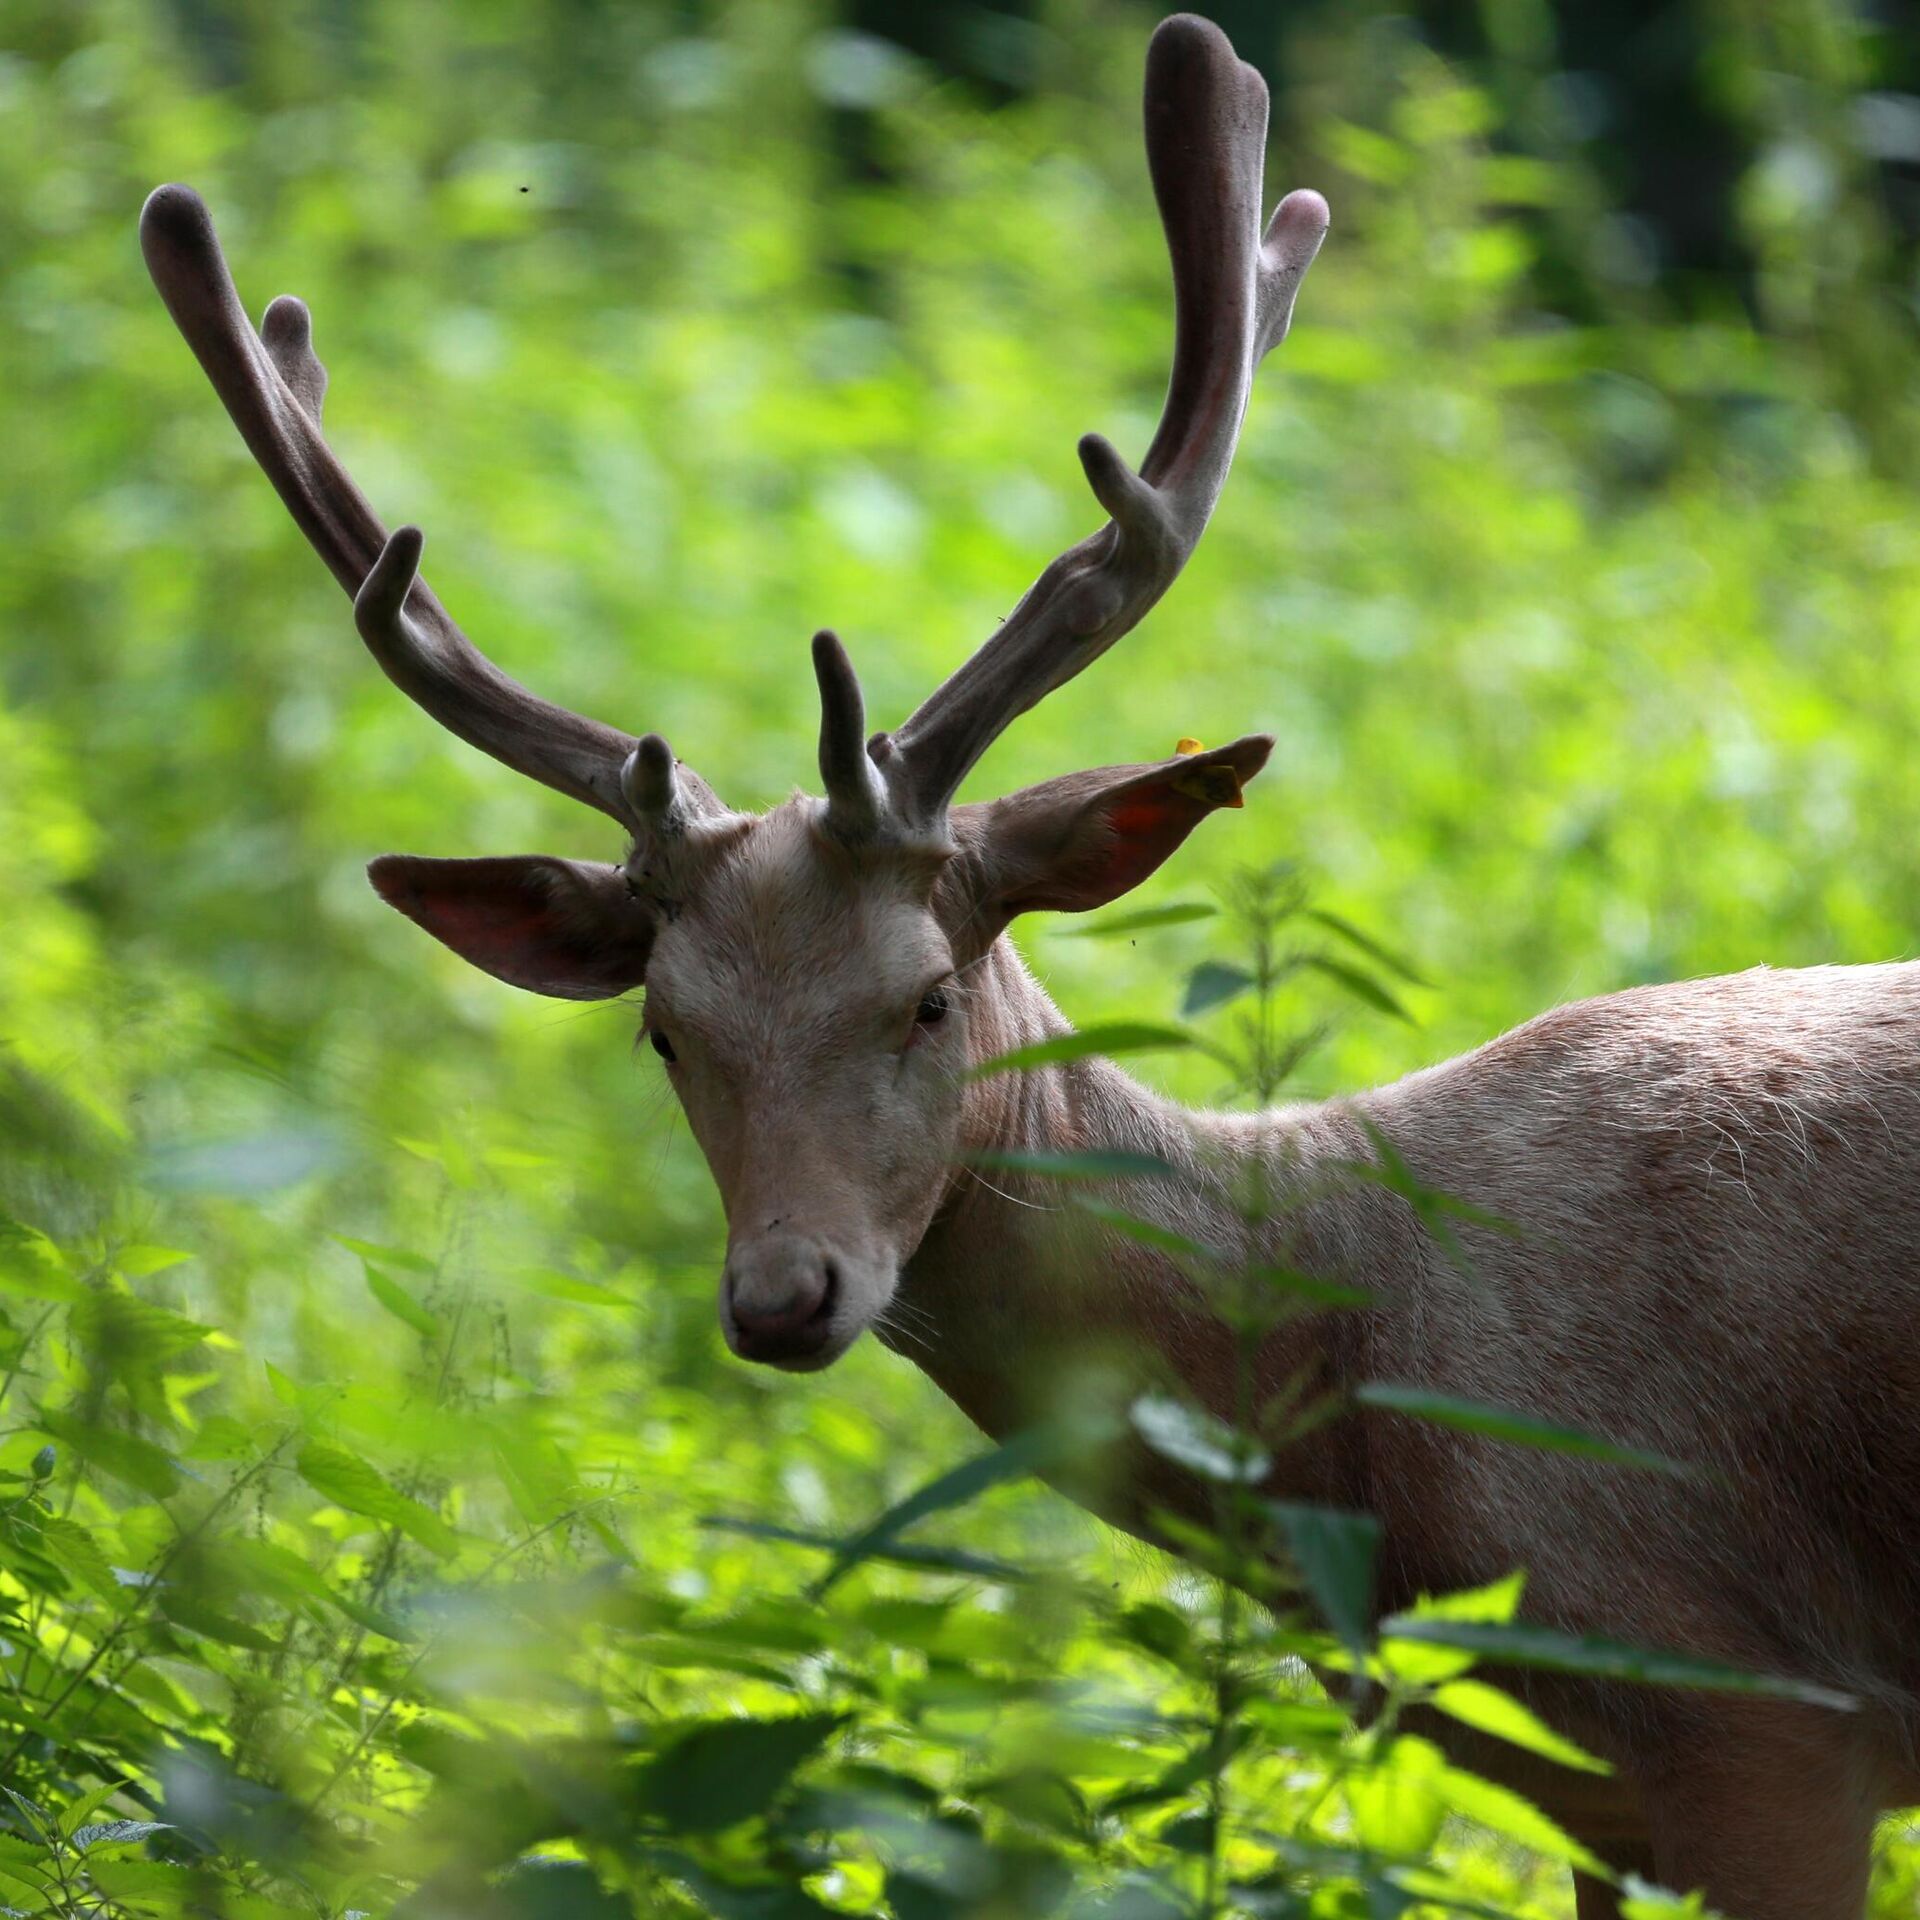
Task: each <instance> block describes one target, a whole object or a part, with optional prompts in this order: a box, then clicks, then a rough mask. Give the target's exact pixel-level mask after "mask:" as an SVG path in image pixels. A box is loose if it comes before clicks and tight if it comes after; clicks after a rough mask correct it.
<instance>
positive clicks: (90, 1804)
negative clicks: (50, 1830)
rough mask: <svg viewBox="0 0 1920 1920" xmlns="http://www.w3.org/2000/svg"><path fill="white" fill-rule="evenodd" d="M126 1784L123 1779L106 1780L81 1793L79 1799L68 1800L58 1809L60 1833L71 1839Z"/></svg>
mask: <svg viewBox="0 0 1920 1920" xmlns="http://www.w3.org/2000/svg"><path fill="white" fill-rule="evenodd" d="M126 1784H127V1783H126V1781H124V1780H108V1781H105V1782H103V1783H102V1784H101V1785H100V1786H97V1787H95V1788H93V1789H92V1790H91V1791H90V1792H88V1793H83V1794H82V1795H81V1796H80V1797H79V1799H77V1800H69V1801H68V1802H67V1804H66V1805H65V1806H64V1807H62V1808H61V1809H60V1819H59V1828H60V1832H61V1835H62V1836H63V1837H64V1838H66V1839H72V1837H73V1836H74V1834H75V1833H76V1832H77V1831H78V1830H79V1829H80V1828H81V1827H84V1826H85V1825H86V1824H87V1822H88V1821H89V1820H91V1819H92V1818H93V1816H94V1815H95V1814H96V1813H98V1812H99V1811H100V1809H101V1808H102V1807H104V1806H105V1805H106V1804H107V1802H108V1801H109V1800H111V1799H112V1798H113V1796H114V1795H115V1794H116V1793H118V1792H119V1791H120V1789H121V1788H122V1787H124V1786H125V1785H126Z"/></svg>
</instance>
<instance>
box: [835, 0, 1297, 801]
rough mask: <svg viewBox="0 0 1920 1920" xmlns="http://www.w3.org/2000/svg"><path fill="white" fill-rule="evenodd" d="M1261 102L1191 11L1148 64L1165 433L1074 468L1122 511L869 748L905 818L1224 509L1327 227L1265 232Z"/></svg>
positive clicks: (1254, 77) (1135, 608)
mask: <svg viewBox="0 0 1920 1920" xmlns="http://www.w3.org/2000/svg"><path fill="white" fill-rule="evenodd" d="M1266 132H1267V89H1266V85H1265V83H1264V82H1263V81H1262V80H1261V78H1260V76H1259V75H1258V74H1257V73H1256V72H1255V71H1254V70H1253V69H1252V68H1251V67H1249V66H1245V65H1243V64H1242V63H1241V62H1240V61H1239V60H1238V59H1237V58H1236V57H1235V55H1234V51H1233V48H1232V46H1231V44H1230V43H1229V42H1228V40H1227V37H1226V35H1225V34H1224V33H1222V32H1221V31H1220V29H1219V28H1218V27H1216V26H1214V25H1213V24H1212V23H1211V22H1209V21H1205V20H1201V19H1198V18H1197V17H1195V16H1194V15H1192V14H1176V15H1174V16H1173V17H1172V18H1171V19H1168V20H1165V21H1162V22H1161V24H1160V26H1159V27H1158V29H1157V30H1156V31H1155V33H1154V36H1153V41H1152V44H1151V46H1150V47H1149V49H1148V52H1147V81H1146V136H1147V160H1148V165H1149V168H1150V170H1151V172H1152V175H1153V185H1154V193H1155V196H1156V198H1157V199H1158V201H1159V205H1160V218H1161V223H1162V225H1163V226H1164V227H1165V229H1166V236H1167V250H1168V253H1169V254H1170V255H1171V257H1172V262H1173V282H1174V354H1173V371H1172V375H1171V378H1170V379H1169V381H1168V384H1167V398H1166V405H1165V408H1164V409H1163V411H1162V414H1161V418H1160V426H1159V430H1158V431H1157V432H1156V433H1155V435H1154V437H1153V444H1152V446H1151V447H1150V448H1149V449H1148V451H1147V457H1146V459H1145V460H1144V461H1143V462H1142V463H1141V467H1140V471H1139V472H1138V473H1135V472H1133V471H1132V470H1131V469H1130V468H1129V467H1128V466H1127V464H1126V462H1125V461H1124V460H1123V459H1122V458H1121V457H1120V455H1119V454H1118V453H1117V452H1115V451H1114V449H1113V447H1112V446H1111V445H1110V444H1109V443H1108V442H1107V441H1106V440H1104V439H1103V438H1101V436H1100V435H1099V434H1092V433H1090V434H1088V435H1087V436H1086V437H1085V438H1084V439H1083V440H1082V441H1081V442H1080V463H1081V466H1082V467H1083V468H1084V469H1085V471H1086V475H1087V480H1088V483H1089V484H1090V485H1091V487H1092V488H1093V492H1094V496H1095V498H1096V499H1097V500H1098V501H1099V503H1100V505H1101V506H1103V507H1104V508H1105V509H1106V510H1107V512H1108V514H1109V515H1110V516H1111V520H1110V522H1109V524H1108V525H1107V526H1105V527H1103V528H1101V529H1100V531H1099V532H1098V533H1094V534H1090V535H1089V536H1088V537H1087V538H1086V539H1085V540H1082V541H1081V542H1080V543H1079V544H1078V545H1077V546H1074V547H1071V548H1069V549H1068V550H1067V551H1066V552H1065V553H1063V554H1061V555H1060V556H1059V557H1058V558H1057V559H1056V560H1054V561H1053V562H1052V563H1051V564H1050V565H1049V566H1048V567H1047V569H1046V571H1045V572H1043V573H1042V574H1041V576H1040V577H1039V579H1038V580H1036V581H1035V582H1034V584H1033V585H1032V586H1031V587H1030V588H1029V589H1028V590H1027V593H1026V595H1025V596H1024V598H1022V600H1021V601H1020V604H1019V605H1018V606H1017V607H1015V608H1014V610H1013V612H1012V613H1011V614H1010V615H1008V617H1007V619H1006V620H1005V621H1004V622H1003V623H1002V624H1001V626H1000V627H999V629H998V630H997V631H996V632H995V633H994V634H993V636H992V637H991V638H990V639H988V640H987V642H986V643H985V645H983V646H982V647H981V648H980V649H979V651H978V652H976V653H975V654H974V655H973V657H972V658H971V659H970V660H968V661H967V662H966V664H965V665H964V666H962V667H961V668H960V670H959V671H958V672H957V673H955V674H954V675H953V676H952V677H951V678H950V679H949V680H947V681H946V682H945V683H944V684H943V685H942V686H940V687H938V688H937V689H935V691H934V692H933V693H932V694H930V695H929V696H928V697H927V699H926V700H924V701H923V702H922V703H921V705H920V706H919V708H918V709H917V710H916V711H915V712H914V714H913V716H912V717H911V718H910V719H909V720H908V721H907V723H906V725H905V726H903V727H901V728H900V730H899V731H898V732H897V733H895V734H893V735H892V736H891V738H889V737H887V736H885V735H882V736H879V737H877V738H876V739H875V741H874V742H873V744H872V747H871V748H870V752H871V753H872V755H873V758H874V761H875V763H876V764H877V765H878V766H879V768H880V770H881V773H882V776H883V778H884V780H885V782H886V786H887V791H888V795H889V799H890V803H891V805H892V807H893V809H894V810H895V812H896V813H897V814H898V815H899V816H900V817H901V818H902V819H903V821H905V822H906V823H908V824H910V825H912V826H913V827H915V828H917V829H918V830H920V831H938V829H939V823H940V821H941V819H942V817H943V815H944V812H945V809H946V806H947V803H948V802H949V801H950V800H951V799H952V797H953V794H954V792H955V790H956V789H957V788H958V786H959V785H960V782H961V781H962V780H963V779H965V778H966V775H967V773H968V771H969V770H970V769H971V768H972V767H973V765H974V763H975V762H976V761H978V760H979V758H980V756H981V755H982V754H983V753H985V752H986V750H987V748H988V747H990V746H991V745H992V744H993V742H994V741H995V740H996V739H998V738H999V736H1000V734H1001V733H1002V732H1003V731H1004V730H1005V728H1006V727H1007V726H1008V724H1009V723H1010V722H1011V721H1012V720H1013V719H1014V718H1015V717H1016V716H1018V715H1019V714H1022V713H1024V712H1025V711H1026V710H1027V709H1028V708H1029V707H1031V706H1033V705H1034V704H1035V703H1036V702H1038V701H1039V700H1041V699H1042V698H1044V697H1045V696H1046V695H1047V694H1049V693H1051V692H1052V691H1053V689H1054V688H1055V687H1058V686H1061V685H1063V684H1064V683H1065V682H1066V681H1068V680H1071V679H1072V678H1073V677H1074V675H1075V674H1077V673H1079V672H1080V671H1081V670H1082V669H1083V668H1085V667H1086V666H1088V665H1089V664H1090V663H1091V662H1092V661H1094V660H1096V659H1098V658H1099V656H1100V655H1101V654H1102V653H1104V652H1105V651H1106V650H1107V648H1108V647H1110V646H1112V645H1113V643H1114V642H1115V641H1116V640H1118V639H1119V638H1120V636H1121V635H1122V634H1124V633H1126V632H1127V631H1128V630H1129V629H1130V628H1131V627H1133V626H1134V625H1136V624H1137V623H1138V622H1139V620H1140V619H1141V617H1142V616H1143V615H1144V614H1145V613H1146V612H1147V610H1148V609H1149V608H1150V607H1151V606H1152V605H1153V604H1154V602H1155V601H1156V600H1158V599H1159V598H1160V596H1161V595H1162V594H1163V593H1165V592H1166V590H1167V588H1168V587H1169V586H1171V585H1172V584H1173V580H1174V578H1175V576H1176V575H1177V574H1178V573H1179V571H1180V569H1181V568H1182V567H1183V566H1184V565H1185V564H1186V562H1187V559H1188V557H1189V555H1191V553H1192V552H1193V549H1194V547H1195V545H1196V544H1197V543H1198V542H1199V539H1200V535H1201V533H1202V532H1203V531H1204V530H1205V528H1206V524H1207V520H1208V518H1209V516H1210V515H1211V514H1212V512H1213V507H1214V503H1215V501H1216V500H1217V499H1218V498H1219V496H1220V489H1221V487H1222V485H1223V484H1224V483H1225V481H1226V477H1227V469H1228V468H1229V467H1230V466H1231V464H1232V462H1233V452H1234V447H1235V444H1236V442H1237V441H1238V438H1239V433H1240V422H1241V418H1242V416H1243V415H1244V413H1245V411H1246V404H1247V395H1248V393H1249V391H1250V389H1251V387H1252V384H1253V375H1254V370H1255V368H1256V367H1257V366H1258V365H1259V363H1260V359H1261V357H1262V356H1263V355H1264V354H1265V353H1266V352H1267V351H1268V349H1269V348H1271V347H1273V346H1276V345H1277V344H1278V343H1279V342H1280V340H1281V339H1283V338H1284V337H1285V335H1286V331H1287V325H1288V322H1289V320H1290V318H1291V315H1292V311H1293V300H1294V295H1295V293H1296V292H1297V291H1298V289H1299V285H1300V282H1301V280H1302V278H1303V277H1304V276H1305V274H1306V271H1307V269H1308V267H1309V266H1311V265H1312V264H1313V257H1314V255H1315V253H1316V252H1318V250H1319V246H1320V242H1321V240H1322V239H1323V238H1324V237H1325V234H1326V230H1327V219H1328V215H1327V204H1326V202H1325V201H1324V200H1323V199H1321V197H1320V196H1319V195H1318V194H1317V193H1310V192H1298V193H1292V194H1289V195H1288V196H1287V197H1286V199H1284V200H1283V201H1281V203H1280V205H1279V208H1278V209H1277V210H1276V212H1275V213H1274V216H1273V219H1272V221H1271V222H1270V223H1269V225H1268V227H1267V230H1266V234H1265V237H1264V240H1263V239H1262V236H1261V232H1260V194H1261V175H1262V171H1263V161H1264V157H1265V147H1266Z"/></svg>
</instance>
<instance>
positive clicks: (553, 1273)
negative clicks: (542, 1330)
mask: <svg viewBox="0 0 1920 1920" xmlns="http://www.w3.org/2000/svg"><path fill="white" fill-rule="evenodd" d="M508 1277H509V1278H510V1279H511V1280H513V1282H514V1283H515V1284H516V1285H517V1286H522V1287H525V1288H526V1290H527V1291H528V1292H529V1293H537V1294H539V1295H540V1297H541V1298H542V1299H544V1300H565V1301H568V1302H570V1303H571V1304H572V1305H574V1306H578V1307H627V1308H631V1307H632V1305H633V1302H632V1301H631V1300H630V1299H629V1298H628V1297H627V1296H626V1295H625V1294H624V1293H618V1292H616V1291H615V1290H614V1289H613V1288H612V1287H603V1286H602V1285H601V1284H600V1283H599V1281H597V1280H582V1279H580V1278H579V1277H578V1275H576V1274H571V1273H562V1272H561V1271H560V1270H559V1268H557V1267H523V1268H522V1269H521V1270H520V1271H519V1272H517V1273H514V1274H511V1275H509V1276H508Z"/></svg>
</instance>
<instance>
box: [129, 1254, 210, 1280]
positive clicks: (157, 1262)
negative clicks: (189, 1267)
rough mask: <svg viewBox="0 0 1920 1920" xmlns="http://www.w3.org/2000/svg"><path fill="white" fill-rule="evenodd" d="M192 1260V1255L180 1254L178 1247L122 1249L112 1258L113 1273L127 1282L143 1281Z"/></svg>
mask: <svg viewBox="0 0 1920 1920" xmlns="http://www.w3.org/2000/svg"><path fill="white" fill-rule="evenodd" d="M192 1258H193V1255H192V1254H190V1253H182V1252H181V1251H180V1249H179V1248H178V1247H140V1246H134V1247H122V1248H121V1249H120V1250H119V1252H118V1253H116V1254H115V1255H114V1256H113V1265H114V1270H115V1272H117V1273H121V1274H124V1275H125V1276H126V1278H127V1279H129V1280H144V1279H145V1278H146V1277H147V1275H148V1274H150V1273H164V1272H165V1271H166V1270H167V1269H168V1268H169V1267H177V1266H179V1265H180V1263H181V1262H182V1261H183V1260H191V1259H192Z"/></svg>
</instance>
